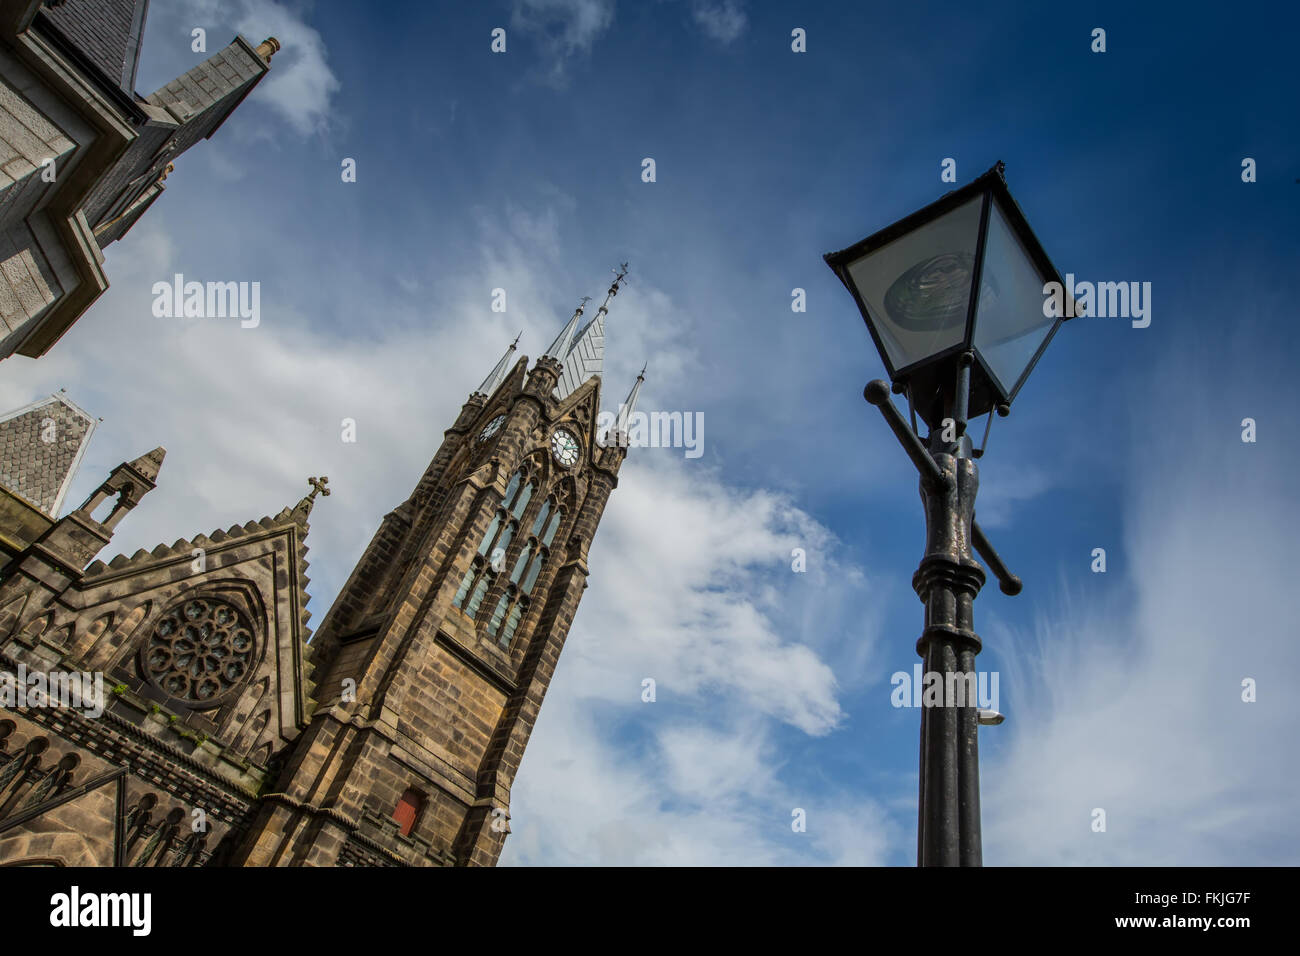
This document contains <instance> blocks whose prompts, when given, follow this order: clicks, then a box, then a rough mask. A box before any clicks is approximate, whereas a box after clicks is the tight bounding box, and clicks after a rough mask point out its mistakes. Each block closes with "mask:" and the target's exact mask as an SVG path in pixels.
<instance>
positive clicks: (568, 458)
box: [551, 428, 581, 468]
mask: <svg viewBox="0 0 1300 956" xmlns="http://www.w3.org/2000/svg"><path fill="white" fill-rule="evenodd" d="M580 450H581V446H580V445H579V444H578V439H576V438H574V437H573V436H572V435H571V434H569V433H568V432H567V431H565V430H564V429H563V428H561V429H560V430H559V431H557V432H556V433H555V434H554V435H552V436H551V454H552V455H554V456H555V460H556V461H558V462H559V463H560V464H561V465H563V466H564V467H565V468H572V467H573V466H574V465H575V464H576V463H577V461H578V452H579V451H580Z"/></svg>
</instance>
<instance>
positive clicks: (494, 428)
mask: <svg viewBox="0 0 1300 956" xmlns="http://www.w3.org/2000/svg"><path fill="white" fill-rule="evenodd" d="M505 420H506V417H505V416H504V415H498V416H497V417H496V418H494V419H492V421H490V422H488V423H487V424H486V425H485V426H483V430H482V431H481V432H479V436H478V440H479V441H487V440H488V439H489V438H491V437H492V436H493V435H495V434H496V433H497V432H499V431H500V430H501V426H502V425H503V424H504V423H505Z"/></svg>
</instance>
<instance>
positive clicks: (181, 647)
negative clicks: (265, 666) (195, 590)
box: [144, 598, 253, 704]
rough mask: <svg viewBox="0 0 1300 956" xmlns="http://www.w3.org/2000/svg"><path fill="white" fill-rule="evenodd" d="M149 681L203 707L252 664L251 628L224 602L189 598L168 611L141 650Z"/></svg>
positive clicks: (235, 682)
mask: <svg viewBox="0 0 1300 956" xmlns="http://www.w3.org/2000/svg"><path fill="white" fill-rule="evenodd" d="M144 664H145V669H146V670H147V671H148V674H149V677H150V679H152V680H153V682H154V683H155V684H157V685H158V686H159V687H161V688H162V689H163V690H164V691H166V692H167V693H168V694H169V695H170V696H172V697H175V698H176V699H177V700H183V701H189V702H193V703H197V704H202V703H204V702H205V701H209V700H213V699H214V698H216V697H219V696H221V695H222V694H224V693H225V692H226V691H228V690H230V689H231V688H233V687H234V686H235V685H237V684H238V683H239V682H240V681H242V680H243V679H244V677H245V676H246V675H247V674H248V671H249V668H251V667H252V665H253V629H252V627H251V626H250V625H249V623H248V620H247V618H245V617H244V615H243V614H241V613H240V612H239V611H238V610H236V609H235V608H234V607H232V606H231V605H229V604H227V603H226V602H225V601H220V600H215V599H213V598H193V599H191V600H188V601H186V602H185V603H183V604H179V605H176V606H174V607H171V608H169V609H168V610H167V612H166V613H165V614H163V616H162V620H160V621H159V622H158V625H157V626H156V627H155V628H154V630H153V634H152V635H151V636H150V638H149V643H148V645H146V647H145V652H144Z"/></svg>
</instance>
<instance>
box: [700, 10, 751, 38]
mask: <svg viewBox="0 0 1300 956" xmlns="http://www.w3.org/2000/svg"><path fill="white" fill-rule="evenodd" d="M691 15H692V16H693V17H694V18H695V22H696V23H698V24H699V25H700V26H701V27H702V28H703V30H704V32H705V33H706V34H708V35H709V36H711V37H712V38H713V39H715V40H717V41H718V42H719V43H722V44H723V45H724V46H725V45H727V44H730V43H732V42H733V41H735V40H736V39H737V38H738V37H739V36H740V35H741V34H742V33H744V32H745V27H746V26H747V25H748V22H749V18H748V17H747V16H746V15H745V10H744V7H743V5H742V4H740V3H738V2H737V0H691Z"/></svg>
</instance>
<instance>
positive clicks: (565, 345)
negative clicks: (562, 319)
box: [546, 295, 591, 362]
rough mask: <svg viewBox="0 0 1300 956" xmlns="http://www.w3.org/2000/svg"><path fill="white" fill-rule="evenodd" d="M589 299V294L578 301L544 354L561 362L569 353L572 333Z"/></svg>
mask: <svg viewBox="0 0 1300 956" xmlns="http://www.w3.org/2000/svg"><path fill="white" fill-rule="evenodd" d="M590 301H591V296H589V295H584V296H583V297H582V300H581V301H580V302H579V303H578V307H577V308H576V309H574V311H573V317H572V318H571V319H569V321H568V322H567V323H565V326H564V328H562V329H560V334H559V335H557V336H556V337H555V341H554V342H552V343H551V347H550V348H549V349H547V350H546V355H547V356H548V357H550V358H553V359H555V360H556V361H557V362H563V361H564V357H565V356H566V355H568V354H569V348H570V347H571V346H572V345H573V333H574V331H575V330H576V329H577V328H578V319H580V318H582V310H583V308H584V307H585V306H586V305H587V303H588V302H590Z"/></svg>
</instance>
